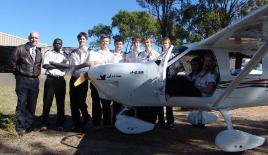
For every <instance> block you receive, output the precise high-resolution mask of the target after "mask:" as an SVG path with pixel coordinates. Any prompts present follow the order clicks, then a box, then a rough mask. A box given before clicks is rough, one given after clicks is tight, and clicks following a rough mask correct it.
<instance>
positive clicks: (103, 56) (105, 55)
mask: <svg viewBox="0 0 268 155" xmlns="http://www.w3.org/2000/svg"><path fill="white" fill-rule="evenodd" d="M97 53H99V54H100V60H99V61H101V62H103V63H104V64H107V63H114V54H113V53H112V52H111V51H109V50H107V51H104V50H99V51H98V52H97ZM98 93H99V96H100V98H101V99H106V100H109V98H108V97H106V96H105V95H104V94H103V93H102V92H101V91H99V90H98Z"/></svg>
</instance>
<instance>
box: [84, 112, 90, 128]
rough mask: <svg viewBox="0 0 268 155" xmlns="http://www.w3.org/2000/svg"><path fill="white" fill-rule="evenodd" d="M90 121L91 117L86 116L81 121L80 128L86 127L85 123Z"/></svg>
mask: <svg viewBox="0 0 268 155" xmlns="http://www.w3.org/2000/svg"><path fill="white" fill-rule="evenodd" d="M90 120H91V116H90V115H88V116H87V117H86V118H85V119H84V120H83V122H82V126H85V125H87V123H88V122H89V121H90Z"/></svg>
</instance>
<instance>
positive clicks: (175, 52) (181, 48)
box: [168, 46, 188, 61]
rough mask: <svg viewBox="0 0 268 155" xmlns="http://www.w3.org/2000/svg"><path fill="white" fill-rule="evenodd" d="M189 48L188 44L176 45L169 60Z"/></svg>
mask: <svg viewBox="0 0 268 155" xmlns="http://www.w3.org/2000/svg"><path fill="white" fill-rule="evenodd" d="M187 49H188V47H186V46H178V47H174V48H173V49H172V51H171V55H170V57H169V60H168V61H171V60H172V59H173V58H175V57H176V56H177V55H179V54H181V53H182V52H184V51H185V50H187Z"/></svg>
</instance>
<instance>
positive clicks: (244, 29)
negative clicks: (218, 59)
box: [200, 5, 268, 51]
mask: <svg viewBox="0 0 268 155" xmlns="http://www.w3.org/2000/svg"><path fill="white" fill-rule="evenodd" d="M267 37H268V5H264V6H263V7H261V8H259V9H258V10H256V11H254V12H252V13H250V14H249V15H247V16H246V17H245V18H243V19H241V20H240V21H237V22H235V23H233V24H231V25H229V26H227V27H226V28H224V29H222V30H221V31H218V32H217V33H215V34H214V35H212V36H210V37H208V38H207V39H205V40H203V41H201V42H200V45H204V46H209V47H219V48H227V49H241V50H243V49H244V50H245V51H247V50H250V51H256V50H257V49H258V48H259V47H260V45H261V44H263V43H264V42H265V41H267Z"/></svg>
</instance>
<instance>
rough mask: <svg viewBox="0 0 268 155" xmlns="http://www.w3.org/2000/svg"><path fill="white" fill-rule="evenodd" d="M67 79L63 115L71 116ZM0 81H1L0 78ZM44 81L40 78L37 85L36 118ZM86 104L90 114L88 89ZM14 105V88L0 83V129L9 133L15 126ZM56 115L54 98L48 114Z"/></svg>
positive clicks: (40, 112) (15, 101)
mask: <svg viewBox="0 0 268 155" xmlns="http://www.w3.org/2000/svg"><path fill="white" fill-rule="evenodd" d="M1 76H2V75H1ZM69 79H70V77H67V78H66V96H65V114H66V115H71V109H70V97H69ZM11 80H13V81H12V82H14V83H15V80H14V79H11ZM0 81H1V78H0ZM44 81H45V77H44V76H43V77H42V76H41V78H40V85H39V95H38V99H37V105H36V113H35V115H36V116H41V115H42V108H43V93H44V91H43V90H44ZM14 83H13V84H14ZM86 102H87V105H88V111H89V112H91V97H90V89H89V91H88V96H87V101H86ZM16 105H17V95H16V92H15V86H14V85H12V86H11V85H8V84H3V82H0V129H2V130H6V131H9V132H15V125H14V123H13V120H14V115H15V110H16ZM56 113H57V107H56V103H55V97H54V99H53V104H52V107H51V110H50V114H51V115H52V114H56Z"/></svg>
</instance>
